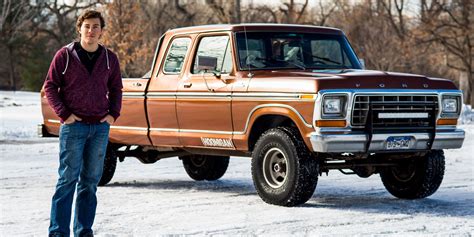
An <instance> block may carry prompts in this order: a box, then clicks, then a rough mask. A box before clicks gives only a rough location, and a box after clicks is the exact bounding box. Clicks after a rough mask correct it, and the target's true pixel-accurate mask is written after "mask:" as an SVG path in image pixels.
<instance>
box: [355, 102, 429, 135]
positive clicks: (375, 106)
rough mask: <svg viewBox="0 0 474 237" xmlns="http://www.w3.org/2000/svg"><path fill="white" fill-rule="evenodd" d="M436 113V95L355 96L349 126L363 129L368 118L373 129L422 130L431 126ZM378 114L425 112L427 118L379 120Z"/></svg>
mask: <svg viewBox="0 0 474 237" xmlns="http://www.w3.org/2000/svg"><path fill="white" fill-rule="evenodd" d="M437 111H438V97H437V96H436V95H356V96H355V98H354V106H353V110H352V117H351V124H352V126H353V127H355V128H357V127H359V128H362V127H365V126H367V125H368V123H367V119H368V118H369V117H370V118H371V120H370V125H371V126H372V127H374V128H379V129H383V128H387V129H390V128H395V127H396V128H424V127H429V126H432V121H434V118H433V116H436V112H437ZM369 112H371V113H372V114H371V116H369ZM380 112H389V113H416V112H423V113H424V112H427V113H428V118H379V117H378V116H377V115H378V113H380Z"/></svg>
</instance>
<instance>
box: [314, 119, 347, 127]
mask: <svg viewBox="0 0 474 237" xmlns="http://www.w3.org/2000/svg"><path fill="white" fill-rule="evenodd" d="M345 126H346V120H316V127H338V128H343V127H345Z"/></svg>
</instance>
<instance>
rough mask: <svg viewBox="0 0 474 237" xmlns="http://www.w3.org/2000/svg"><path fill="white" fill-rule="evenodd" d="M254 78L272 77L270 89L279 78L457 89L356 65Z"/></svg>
mask: <svg viewBox="0 0 474 237" xmlns="http://www.w3.org/2000/svg"><path fill="white" fill-rule="evenodd" d="M255 78H262V79H264V78H265V79H269V80H270V79H272V80H271V81H272V86H271V87H272V88H274V89H277V88H275V87H280V86H278V85H279V84H280V83H281V82H283V81H284V82H285V83H284V84H286V88H288V80H291V81H292V83H291V84H293V85H294V86H296V85H298V84H300V85H301V84H306V85H307V86H308V80H310V81H312V82H313V83H311V84H313V86H314V87H313V88H314V89H315V90H316V92H317V91H320V90H328V89H427V90H430V89H431V90H433V89H448V90H449V89H454V90H456V89H457V88H456V86H455V85H454V83H453V82H452V81H450V80H446V79H440V78H429V77H426V76H422V75H415V74H407V73H396V72H384V71H373V70H359V69H344V70H313V71H266V72H256V73H255ZM280 78H281V79H286V80H281V81H280V80H278V79H280ZM255 81H256V80H255ZM265 81H266V80H265ZM303 81H306V83H303ZM293 82H294V83H293ZM252 84H253V81H252ZM294 86H290V87H294ZM278 89H280V88H278ZM294 89H296V88H294ZM308 89H309V88H305V89H304V91H308Z"/></svg>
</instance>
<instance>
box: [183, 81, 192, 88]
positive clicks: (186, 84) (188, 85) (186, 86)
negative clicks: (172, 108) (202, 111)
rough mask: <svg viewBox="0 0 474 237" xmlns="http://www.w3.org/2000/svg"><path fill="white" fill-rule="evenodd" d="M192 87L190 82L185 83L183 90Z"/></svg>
mask: <svg viewBox="0 0 474 237" xmlns="http://www.w3.org/2000/svg"><path fill="white" fill-rule="evenodd" d="M192 85H193V83H191V82H185V83H183V86H184V88H190V87H191V86H192Z"/></svg>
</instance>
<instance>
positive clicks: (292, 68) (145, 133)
mask: <svg viewBox="0 0 474 237" xmlns="http://www.w3.org/2000/svg"><path fill="white" fill-rule="evenodd" d="M123 85H124V88H123V101H122V111H121V117H120V118H119V119H118V120H117V121H116V123H114V124H113V126H111V131H110V142H109V146H108V151H107V155H106V159H105V165H104V173H103V176H102V179H101V181H100V185H105V184H107V183H108V182H109V181H110V180H111V179H112V177H113V174H114V171H115V167H116V165H117V160H119V161H123V159H124V158H125V157H135V158H138V159H139V160H140V161H141V162H143V163H154V162H156V161H157V160H160V159H163V158H170V157H179V159H181V160H182V163H183V166H184V169H185V171H186V172H187V174H188V175H189V176H190V177H191V178H192V179H194V180H217V179H219V178H221V177H222V176H223V175H224V174H225V172H226V170H227V167H228V164H229V158H230V156H242V157H251V173H252V179H253V183H254V186H255V189H256V192H257V193H258V195H259V196H260V197H261V198H262V199H263V201H265V202H267V203H270V204H275V205H282V206H295V205H300V204H303V203H305V202H306V201H307V200H309V199H310V198H311V197H312V195H313V193H314V191H315V188H316V184H317V181H318V177H319V176H321V174H323V173H328V172H329V170H339V171H341V172H343V173H344V174H356V175H358V176H360V177H363V178H365V177H369V176H371V175H373V174H379V175H380V177H381V181H382V182H383V185H384V186H385V188H386V189H387V190H388V192H390V193H391V194H392V195H394V196H395V197H398V198H403V199H418V198H425V197H427V196H430V195H432V194H433V193H434V192H435V191H436V190H437V189H438V187H439V186H440V185H441V182H442V179H443V175H444V170H445V156H444V153H443V149H456V148H460V147H461V146H462V143H463V141H464V131H463V130H461V129H458V128H457V119H458V117H459V114H460V112H461V111H460V110H461V101H462V100H461V98H462V93H461V91H460V90H458V89H457V88H456V86H455V85H454V84H453V83H452V82H451V81H449V80H445V79H439V78H429V77H426V76H421V75H413V74H404V73H394V72H382V71H372V70H364V68H363V65H362V64H361V60H359V58H358V57H357V56H356V54H355V53H354V50H353V49H352V48H351V45H350V44H349V42H348V40H347V37H346V36H345V35H344V33H343V32H342V31H341V30H339V29H334V28H328V27H316V26H304V25H281V24H238V25H208V26H195V27H186V28H178V29H173V30H169V31H167V32H166V33H165V34H164V35H163V36H162V37H161V38H160V40H159V43H158V45H157V47H156V50H155V54H154V60H153V63H152V68H151V71H150V72H149V73H147V75H146V76H144V77H143V78H124V79H123ZM41 96H42V97H41V100H42V112H43V117H44V121H43V124H40V125H39V127H38V130H39V133H40V134H41V135H43V136H57V135H58V131H59V127H60V126H61V124H60V120H59V118H58V117H57V116H56V115H55V114H54V112H53V111H52V110H51V108H50V106H49V105H48V102H47V99H46V98H45V96H44V93H42V94H41Z"/></svg>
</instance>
